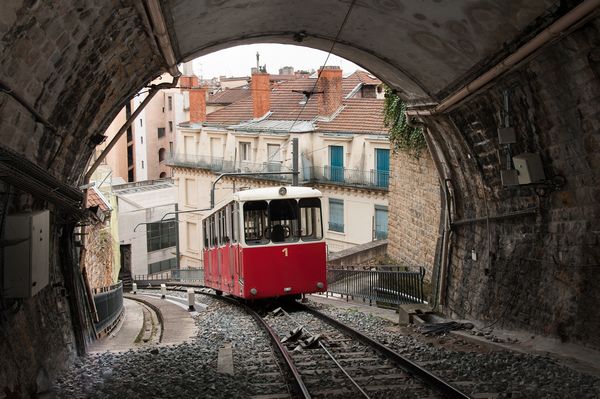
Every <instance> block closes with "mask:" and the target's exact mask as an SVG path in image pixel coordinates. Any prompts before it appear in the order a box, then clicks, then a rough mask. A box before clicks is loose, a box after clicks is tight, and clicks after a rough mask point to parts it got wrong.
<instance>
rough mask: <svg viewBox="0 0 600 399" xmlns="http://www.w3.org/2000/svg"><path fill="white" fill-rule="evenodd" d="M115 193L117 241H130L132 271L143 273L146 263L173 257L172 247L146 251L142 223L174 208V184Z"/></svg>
mask: <svg viewBox="0 0 600 399" xmlns="http://www.w3.org/2000/svg"><path fill="white" fill-rule="evenodd" d="M116 194H117V198H118V209H119V239H120V245H131V273H132V275H135V274H147V273H148V264H149V263H154V262H159V261H162V260H166V259H170V258H173V257H175V248H174V247H170V248H167V249H162V250H158V251H153V252H150V253H149V252H148V247H147V236H146V226H145V223H151V222H158V221H160V219H161V218H162V217H163V216H164V215H165V214H166V213H167V212H173V211H174V210H175V204H176V203H177V199H176V198H177V187H175V186H173V187H170V188H165V189H158V190H148V191H140V192H137V193H121V194H120V193H118V192H117V193H116ZM136 226H137V228H136ZM134 229H135V231H134Z"/></svg>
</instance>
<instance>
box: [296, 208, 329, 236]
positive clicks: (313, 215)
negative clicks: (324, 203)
mask: <svg viewBox="0 0 600 399" xmlns="http://www.w3.org/2000/svg"><path fill="white" fill-rule="evenodd" d="M298 205H299V207H300V220H301V223H300V235H301V236H302V241H317V240H320V239H322V238H323V224H322V223H321V200H320V199H318V198H302V199H301V200H300V202H299V203H298Z"/></svg>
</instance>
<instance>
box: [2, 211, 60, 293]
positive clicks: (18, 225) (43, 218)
mask: <svg viewBox="0 0 600 399" xmlns="http://www.w3.org/2000/svg"><path fill="white" fill-rule="evenodd" d="M4 231H5V233H6V234H5V242H4V287H3V292H2V295H3V296H4V297H5V298H29V297H32V296H34V295H35V294H37V293H38V292H39V291H40V290H41V289H42V288H44V287H45V286H47V285H48V282H49V280H50V212H49V211H41V212H33V213H26V214H15V215H7V216H6V225H5V230H4Z"/></svg>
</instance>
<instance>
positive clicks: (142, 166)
mask: <svg viewBox="0 0 600 399" xmlns="http://www.w3.org/2000/svg"><path fill="white" fill-rule="evenodd" d="M142 169H144V160H142Z"/></svg>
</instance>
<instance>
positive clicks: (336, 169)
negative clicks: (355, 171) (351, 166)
mask: <svg viewBox="0 0 600 399" xmlns="http://www.w3.org/2000/svg"><path fill="white" fill-rule="evenodd" d="M328 177H329V180H331V181H339V182H343V181H344V147H342V146H341V145H330V146H329V176H328Z"/></svg>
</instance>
